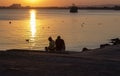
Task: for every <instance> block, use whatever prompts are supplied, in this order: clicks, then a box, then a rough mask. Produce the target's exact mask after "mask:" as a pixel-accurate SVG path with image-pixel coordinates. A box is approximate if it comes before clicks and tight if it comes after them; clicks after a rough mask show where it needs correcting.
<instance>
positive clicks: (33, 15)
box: [30, 10, 36, 38]
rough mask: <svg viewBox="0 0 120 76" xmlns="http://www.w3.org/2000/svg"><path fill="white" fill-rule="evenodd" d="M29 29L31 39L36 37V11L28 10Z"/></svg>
mask: <svg viewBox="0 0 120 76" xmlns="http://www.w3.org/2000/svg"><path fill="white" fill-rule="evenodd" d="M30 28H31V37H32V38H34V37H35V35H36V11H35V10H30Z"/></svg>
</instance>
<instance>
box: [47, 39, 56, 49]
mask: <svg viewBox="0 0 120 76" xmlns="http://www.w3.org/2000/svg"><path fill="white" fill-rule="evenodd" d="M48 40H49V46H48V47H45V50H46V51H54V50H55V41H54V40H53V39H52V38H51V37H49V38H48Z"/></svg>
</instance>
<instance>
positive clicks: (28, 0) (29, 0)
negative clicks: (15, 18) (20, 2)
mask: <svg viewBox="0 0 120 76" xmlns="http://www.w3.org/2000/svg"><path fill="white" fill-rule="evenodd" d="M41 1H42V0H25V1H24V2H25V3H27V4H30V5H36V4H39V3H40V2H41Z"/></svg>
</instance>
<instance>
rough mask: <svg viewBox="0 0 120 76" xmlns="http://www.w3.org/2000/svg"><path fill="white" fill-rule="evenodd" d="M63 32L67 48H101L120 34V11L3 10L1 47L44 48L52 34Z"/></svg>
mask: <svg viewBox="0 0 120 76" xmlns="http://www.w3.org/2000/svg"><path fill="white" fill-rule="evenodd" d="M58 35H60V36H61V37H62V38H63V39H64V41H65V44H66V50H69V51H81V50H82V48H84V47H87V48H89V49H93V48H99V45H100V44H104V43H109V42H110V39H112V38H117V37H120V11H115V10H79V12H78V13H69V10H68V9H0V50H6V49H32V50H44V47H45V46H48V43H49V42H48V37H49V36H51V37H52V38H53V39H54V40H55V39H56V38H57V36H58Z"/></svg>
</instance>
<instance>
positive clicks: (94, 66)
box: [0, 45, 120, 76]
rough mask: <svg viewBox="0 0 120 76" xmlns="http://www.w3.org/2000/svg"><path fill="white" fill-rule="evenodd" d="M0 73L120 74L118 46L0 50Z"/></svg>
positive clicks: (2, 75)
mask: <svg viewBox="0 0 120 76" xmlns="http://www.w3.org/2000/svg"><path fill="white" fill-rule="evenodd" d="M0 76H120V45H115V46H108V47H105V48H102V49H93V50H89V51H84V52H67V53H48V52H42V51H34V50H18V49H16V50H8V51H1V52H0Z"/></svg>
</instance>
